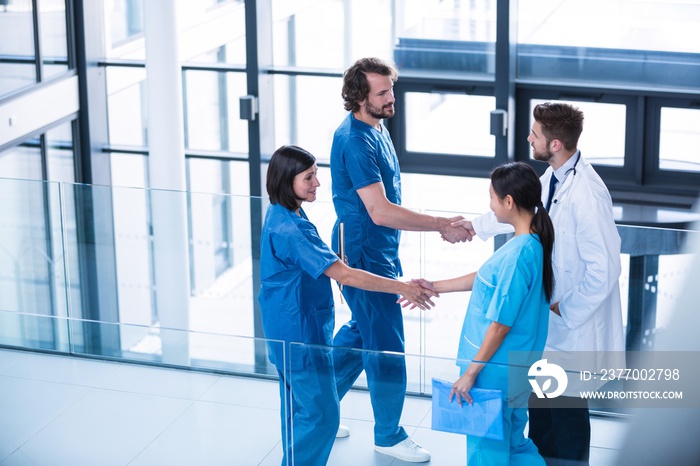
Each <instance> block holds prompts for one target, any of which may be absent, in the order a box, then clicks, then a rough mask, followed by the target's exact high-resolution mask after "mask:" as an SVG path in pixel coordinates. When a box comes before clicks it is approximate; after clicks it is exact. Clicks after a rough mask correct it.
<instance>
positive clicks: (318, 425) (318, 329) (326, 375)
mask: <svg viewBox="0 0 700 466" xmlns="http://www.w3.org/2000/svg"><path fill="white" fill-rule="evenodd" d="M317 171H318V168H317V167H316V159H315V158H314V156H313V155H311V154H310V153H309V152H307V151H306V150H304V149H302V148H300V147H297V146H282V147H280V148H279V149H277V150H276V151H275V153H274V154H272V158H271V159H270V165H269V167H268V170H267V192H268V195H269V196H270V206H269V207H268V209H267V213H266V214H265V222H264V224H263V230H262V237H261V244H260V276H261V289H260V295H259V296H258V300H259V302H260V309H261V313H262V321H263V330H264V331H265V336H266V337H267V338H269V339H273V340H282V341H284V342H285V345H284V350H283V349H282V347H281V346H276V345H274V344H273V343H274V342H270V344H269V350H270V351H269V355H270V360H271V361H272V363H273V364H275V366H276V367H277V372H278V374H279V385H280V399H281V407H280V411H281V420H282V447H283V453H284V458H283V460H282V464H283V465H285V464H287V461H290V464H291V462H292V452H293V462H294V464H303V465H304V466H314V465H319V466H320V465H325V464H326V462H327V461H328V457H329V455H330V452H331V448H332V446H333V441H334V439H335V436H336V433H338V427H339V422H340V405H339V401H338V393H337V390H336V383H335V376H334V368H333V362H332V358H331V356H330V354H329V350H328V347H329V346H331V345H332V342H333V329H334V328H335V320H334V319H335V307H334V302H333V293H332V289H331V279H333V280H335V281H337V282H339V283H340V284H342V285H344V286H351V287H355V288H362V289H365V290H368V291H376V292H383V293H392V294H396V295H402V296H403V300H404V301H405V302H406V305H408V304H412V305H413V306H414V307H415V306H418V307H420V308H421V309H428V308H430V306H432V305H433V303H432V301H431V300H430V298H431V297H432V296H435V293H433V292H431V291H429V290H426V289H424V288H423V287H421V286H420V285H418V284H417V283H404V282H401V281H397V280H392V279H388V278H384V277H380V276H378V275H374V274H372V273H369V272H365V271H364V270H359V269H353V268H351V267H348V266H347V265H346V264H345V263H344V262H343V261H341V260H340V259H339V257H338V256H337V255H336V254H335V253H334V252H333V251H331V249H330V248H329V247H328V246H327V245H326V244H325V243H324V242H323V240H321V238H320V236H319V234H318V231H317V230H316V227H315V226H314V224H313V223H311V222H310V221H309V219H308V217H307V216H306V214H305V213H304V210H303V209H302V208H301V204H302V203H303V202H313V201H315V200H316V189H317V188H318V187H319V186H320V183H319V181H318V178H317V176H316V175H317ZM397 299H398V296H397ZM291 342H299V343H307V344H311V345H320V346H319V347H317V348H312V347H311V346H307V345H294V344H292V345H290V343H291ZM285 356H286V363H285Z"/></svg>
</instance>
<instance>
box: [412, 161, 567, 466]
mask: <svg viewBox="0 0 700 466" xmlns="http://www.w3.org/2000/svg"><path fill="white" fill-rule="evenodd" d="M541 189H542V188H541V184H540V180H539V178H538V176H537V173H536V172H535V170H534V169H533V168H532V167H530V166H529V165H527V164H525V163H522V162H513V163H507V164H504V165H501V166H499V167H498V168H496V169H495V170H494V171H493V173H491V186H490V188H489V192H490V195H491V204H490V207H491V210H493V211H494V213H495V214H496V218H497V219H498V221H499V222H500V223H509V224H511V225H513V227H514V228H515V236H514V237H513V238H512V239H511V240H510V241H508V242H507V243H506V244H505V245H503V246H502V247H501V248H499V249H498V250H497V251H496V252H495V253H494V254H493V256H491V258H489V259H488V260H487V261H486V262H485V263H484V264H483V265H482V266H481V268H480V269H479V271H478V272H474V273H470V274H468V275H464V276H461V277H457V278H452V279H448V280H440V281H435V282H432V283H430V282H427V281H425V280H419V282H420V283H422V284H423V285H424V286H427V287H431V288H432V289H433V290H434V291H436V292H437V293H447V292H451V291H471V292H472V294H471V298H470V300H469V306H468V308H467V314H466V316H465V318H464V325H463V327H462V335H461V339H460V344H459V352H458V359H460V360H462V361H466V362H465V363H464V364H461V367H462V376H461V377H460V378H459V379H458V380H457V381H456V382H455V383H454V384H453V386H452V391H451V393H450V399H451V400H452V399H453V397H456V398H457V402H458V403H459V404H460V406H461V405H462V402H463V400H466V402H468V403H469V404H471V403H472V398H471V396H470V395H469V390H471V388H472V387H481V388H491V389H500V390H501V391H502V393H503V416H504V419H503V426H504V430H505V431H504V440H502V441H498V440H492V439H484V438H480V437H474V436H467V463H468V464H469V466H475V465H494V464H498V465H516V464H517V465H544V464H545V462H544V459H543V458H542V457H541V456H540V454H539V453H538V452H537V447H536V446H535V444H534V443H532V441H531V440H530V439H527V438H525V436H524V434H523V431H524V429H525V424H526V423H527V400H528V397H529V395H530V392H531V391H532V387H531V386H530V384H529V382H528V380H527V375H526V374H525V375H524V376H523V377H522V380H520V378H518V380H517V381H516V380H511V383H510V385H509V383H508V373H509V370H508V367H507V364H508V352H510V351H518V352H529V353H528V358H527V359H528V361H529V360H530V359H532V361H531V362H534V361H536V360H538V359H539V358H540V356H541V354H542V351H543V350H544V345H545V340H546V339H547V326H548V321H549V312H550V311H549V298H550V297H551V295H552V289H553V287H554V279H553V271H552V247H553V245H554V228H553V226H552V221H551V220H550V218H549V215H548V213H547V211H546V210H545V209H544V207H543V206H542V201H541V195H540V194H541ZM519 355H520V353H519ZM475 361H483V362H488V363H489V364H479V363H477V362H475ZM526 370H527V369H526ZM511 374H512V371H511ZM511 377H512V375H511Z"/></svg>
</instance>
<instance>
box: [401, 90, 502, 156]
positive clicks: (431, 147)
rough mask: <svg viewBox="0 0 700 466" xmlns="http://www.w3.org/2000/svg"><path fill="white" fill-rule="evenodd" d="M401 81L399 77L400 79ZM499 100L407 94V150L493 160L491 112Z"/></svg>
mask: <svg viewBox="0 0 700 466" xmlns="http://www.w3.org/2000/svg"><path fill="white" fill-rule="evenodd" d="M399 79H400V78H399ZM495 108H496V99H495V98H494V97H490V96H477V95H465V94H447V93H439V94H438V93H421V92H407V93H406V109H405V114H406V148H407V149H408V150H409V151H411V152H424V153H438V154H451V155H471V156H477V157H493V156H494V155H495V150H496V149H495V147H496V143H495V140H494V137H493V136H492V135H491V134H490V130H489V121H490V116H489V113H490V112H491V111H493V110H494V109H495Z"/></svg>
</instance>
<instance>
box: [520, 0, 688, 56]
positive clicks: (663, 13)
mask: <svg viewBox="0 0 700 466" xmlns="http://www.w3.org/2000/svg"><path fill="white" fill-rule="evenodd" d="M698 19H700V4H698V3H697V2H677V3H669V2H666V1H663V0H652V1H649V0H632V1H630V0H594V1H589V2H585V3H584V2H578V1H572V0H567V1H563V2H556V3H553V2H547V3H543V2H541V1H540V0H520V1H519V2H518V43H520V44H540V45H564V46H573V47H597V48H610V49H634V50H659V51H669V52H681V51H682V52H692V53H698V52H700V42H698V41H694V40H689V38H690V35H691V34H693V31H695V30H696V29H695V26H696V24H697V21H698ZM563 24H566V30H567V33H566V34H561V29H560V28H561V25H563Z"/></svg>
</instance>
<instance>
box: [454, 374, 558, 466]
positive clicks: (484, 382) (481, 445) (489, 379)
mask: <svg viewBox="0 0 700 466" xmlns="http://www.w3.org/2000/svg"><path fill="white" fill-rule="evenodd" d="M525 380H527V379H525ZM474 386H475V387H480V388H492V389H498V390H501V391H502V393H503V434H504V435H503V440H493V439H486V438H482V437H474V436H471V435H468V436H467V464H468V465H469V466H491V465H499V466H501V465H502V466H508V465H510V466H545V461H544V459H543V458H542V456H541V455H540V454H539V452H538V451H537V447H536V446H535V444H534V443H533V442H532V440H530V439H529V438H526V437H525V435H524V431H525V425H526V424H527V421H528V417H527V401H528V398H529V397H530V392H531V389H525V390H523V391H522V392H521V393H520V394H518V395H517V396H516V397H515V398H513V399H512V400H511V401H512V403H511V404H510V406H511V407H509V399H508V389H509V386H508V368H506V367H503V366H501V367H499V366H496V365H492V366H489V365H487V366H485V367H484V368H483V369H482V370H481V372H480V373H479V375H478V376H477V379H476V382H475V383H474ZM510 388H512V387H510Z"/></svg>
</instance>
